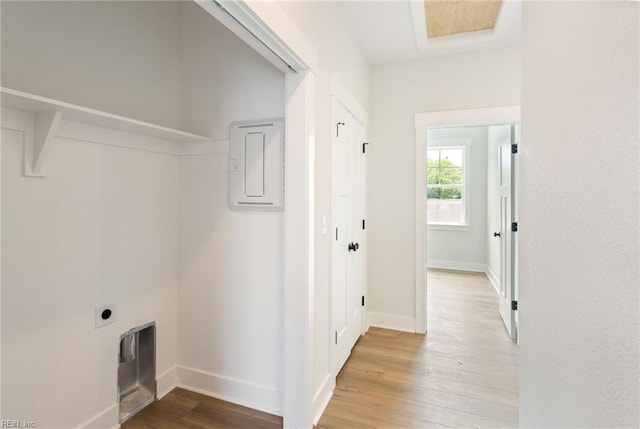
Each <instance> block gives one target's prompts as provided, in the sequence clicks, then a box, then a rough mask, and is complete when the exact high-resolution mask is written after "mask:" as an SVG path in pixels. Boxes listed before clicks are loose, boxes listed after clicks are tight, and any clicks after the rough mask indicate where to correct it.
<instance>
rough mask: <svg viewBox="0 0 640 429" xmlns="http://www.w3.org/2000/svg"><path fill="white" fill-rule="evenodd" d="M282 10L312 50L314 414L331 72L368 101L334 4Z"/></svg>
mask: <svg viewBox="0 0 640 429" xmlns="http://www.w3.org/2000/svg"><path fill="white" fill-rule="evenodd" d="M278 6H279V7H281V8H282V10H283V11H284V12H285V13H286V14H287V15H288V16H289V17H290V18H291V19H292V20H293V21H294V22H295V24H296V25H297V26H298V27H299V28H300V30H301V31H302V32H303V33H304V35H305V36H306V37H307V39H308V40H309V41H310V42H311V43H312V44H313V45H314V47H315V48H316V49H317V51H318V70H317V75H316V140H315V184H316V187H315V221H316V224H315V243H316V246H315V255H316V257H315V279H314V285H315V287H314V297H313V301H314V311H313V315H314V334H313V344H314V352H313V356H314V363H313V367H314V377H313V380H314V382H313V392H314V411H313V412H314V414H316V415H314V416H313V417H317V413H318V412H319V411H320V410H321V409H322V406H323V405H325V404H324V403H323V402H324V401H325V400H326V399H327V396H326V395H327V394H328V393H329V392H330V391H331V389H333V386H332V384H331V383H333V382H334V381H335V380H334V379H331V378H330V377H329V376H330V373H331V368H330V355H329V351H330V343H329V342H330V338H331V334H330V320H329V316H330V311H329V310H330V307H329V302H330V278H331V277H330V274H331V265H330V262H331V259H330V246H331V241H330V235H329V234H326V235H322V231H321V222H322V217H323V216H324V217H326V218H327V222H330V213H331V212H330V202H331V150H330V147H331V136H332V133H333V132H334V126H335V124H333V123H332V119H331V76H335V77H336V78H337V79H338V80H339V81H340V82H342V84H343V86H344V87H345V88H346V90H347V91H348V92H349V93H350V94H351V96H353V97H354V99H355V100H357V102H358V103H359V104H361V105H362V106H365V108H366V106H368V102H369V65H368V63H367V61H366V59H365V57H364V56H363V54H362V52H361V50H360V48H359V47H358V45H357V43H356V42H355V40H354V39H353V37H352V36H351V33H350V30H349V28H348V25H347V24H346V22H345V21H344V18H343V16H342V15H341V11H340V9H339V5H337V4H336V3H335V2H319V1H309V2H307V1H304V2H295V1H284V2H278V3H277V4H276V3H275V2H274V3H273V4H272V7H278ZM329 29H330V31H329Z"/></svg>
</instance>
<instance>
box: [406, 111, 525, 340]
mask: <svg viewBox="0 0 640 429" xmlns="http://www.w3.org/2000/svg"><path fill="white" fill-rule="evenodd" d="M414 120H415V128H416V195H415V202H416V217H415V223H416V234H415V237H416V243H415V244H416V252H415V255H416V258H415V267H416V285H415V292H416V310H415V314H416V319H415V321H416V327H415V331H416V332H417V333H421V334H425V333H426V332H427V220H426V217H427V199H426V198H424V196H425V195H426V193H427V184H426V181H425V180H424V178H425V177H426V174H427V171H426V170H427V167H426V163H425V161H424V152H425V150H426V148H427V131H428V129H429V128H451V127H463V126H464V127H469V126H491V125H503V124H511V123H520V106H519V105H508V106H500V107H488V108H479V109H469V110H446V111H436V112H424V113H416V115H415V119H414Z"/></svg>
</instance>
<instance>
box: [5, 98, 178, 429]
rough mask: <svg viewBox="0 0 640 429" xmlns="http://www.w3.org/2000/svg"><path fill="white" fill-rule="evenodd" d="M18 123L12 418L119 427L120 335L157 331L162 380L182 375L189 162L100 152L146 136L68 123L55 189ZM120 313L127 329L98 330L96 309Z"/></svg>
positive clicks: (8, 330)
mask: <svg viewBox="0 0 640 429" xmlns="http://www.w3.org/2000/svg"><path fill="white" fill-rule="evenodd" d="M12 112H13V115H12V116H17V117H27V116H28V115H29V114H27V113H23V112H17V111H12ZM6 113H7V111H3V118H2V127H3V129H2V203H3V204H2V227H3V228H2V229H3V236H2V260H3V261H2V262H3V271H2V285H3V290H2V294H3V295H2V390H3V395H2V401H3V402H2V412H3V414H2V418H3V419H20V420H30V421H33V422H35V423H36V425H37V426H39V427H51V428H54V427H55V428H72V427H79V426H80V427H84V425H85V424H92V427H95V425H96V421H100V422H102V423H103V426H102V425H101V427H113V426H114V425H116V424H117V420H118V417H117V416H118V409H117V402H118V396H117V374H118V372H117V371H118V353H119V336H120V334H122V333H123V332H125V331H127V330H129V329H131V328H134V327H136V326H139V325H142V324H145V323H147V322H150V321H155V322H156V343H157V352H156V353H157V355H156V359H157V372H156V374H157V376H158V377H160V376H161V375H162V374H163V373H165V372H166V371H168V370H171V369H172V368H173V367H174V366H175V364H176V341H177V339H176V337H177V332H176V331H177V329H176V326H177V314H176V313H177V311H176V307H175V302H176V300H177V294H178V286H177V280H178V267H177V254H176V249H177V244H178V238H177V222H178V219H177V217H178V210H177V191H178V190H177V182H178V161H177V159H176V158H175V157H174V156H172V155H168V154H163V153H155V152H148V151H146V150H131V149H124V148H119V147H115V146H110V145H104V144H96V143H95V142H96V141H98V142H100V141H109V142H113V143H117V142H118V139H120V140H126V141H127V142H131V143H136V142H142V143H144V142H145V139H144V138H141V137H140V136H135V135H129V134H124V133H115V134H114V133H110V132H107V131H105V130H104V129H101V128H96V127H86V126H83V127H78V124H75V123H72V122H66V121H63V122H62V124H61V132H60V134H61V135H62V136H63V137H62V136H61V137H57V138H55V139H54V141H53V142H52V143H51V145H52V147H51V149H50V151H49V159H48V174H47V177H44V178H35V177H25V176H23V175H22V164H23V156H22V150H23V149H22V147H23V144H24V132H23V129H21V128H19V127H16V126H15V125H14V124H12V123H11V121H9V115H8V114H6ZM26 120H28V119H26ZM114 135H115V136H117V138H114ZM147 143H149V142H147ZM157 144H158V143H157V142H150V143H149V146H150V147H153V146H154V145H157ZM112 302H113V303H115V304H116V314H115V318H116V321H115V322H114V323H112V324H109V325H106V326H104V327H102V328H99V329H96V328H95V327H94V326H95V325H94V323H95V322H94V320H95V316H94V308H95V307H96V306H100V305H104V304H109V303H112ZM159 385H160V386H162V383H159ZM158 393H159V394H160V395H162V394H163V393H166V392H158ZM94 419H95V420H94ZM91 422H93V423H91Z"/></svg>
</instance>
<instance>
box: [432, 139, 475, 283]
mask: <svg viewBox="0 0 640 429" xmlns="http://www.w3.org/2000/svg"><path fill="white" fill-rule="evenodd" d="M460 141H468V145H469V146H468V147H467V149H466V155H465V163H466V173H467V174H468V175H469V176H468V178H467V181H466V184H467V187H466V189H465V202H466V204H470V210H469V219H468V220H467V223H468V224H469V229H468V230H467V229H464V230H463V229H459V230H452V229H442V228H439V227H437V226H431V227H428V239H427V265H428V266H429V267H437V268H447V269H460V270H470V271H484V270H485V264H486V247H487V246H486V243H487V127H464V128H439V129H431V130H429V131H428V139H427V144H428V145H429V146H459V145H460V143H459V142H460ZM425 162H426V159H425Z"/></svg>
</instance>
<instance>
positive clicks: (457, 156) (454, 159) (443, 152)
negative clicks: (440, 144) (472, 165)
mask: <svg viewBox="0 0 640 429" xmlns="http://www.w3.org/2000/svg"><path fill="white" fill-rule="evenodd" d="M440 162H441V163H446V164H448V165H454V166H456V167H462V149H440Z"/></svg>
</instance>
